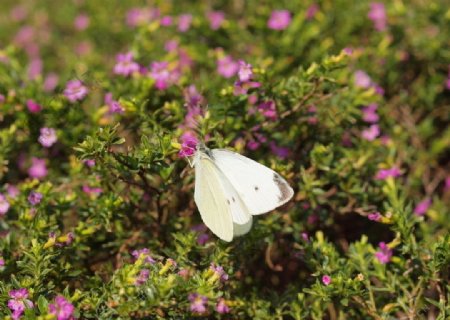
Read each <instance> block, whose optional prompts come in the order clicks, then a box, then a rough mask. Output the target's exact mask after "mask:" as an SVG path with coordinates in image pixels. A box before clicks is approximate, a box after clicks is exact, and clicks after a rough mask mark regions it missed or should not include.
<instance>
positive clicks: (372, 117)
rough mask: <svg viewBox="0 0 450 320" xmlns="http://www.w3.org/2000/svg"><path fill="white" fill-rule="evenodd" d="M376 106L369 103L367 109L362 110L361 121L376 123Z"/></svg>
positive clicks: (377, 117)
mask: <svg viewBox="0 0 450 320" xmlns="http://www.w3.org/2000/svg"><path fill="white" fill-rule="evenodd" d="M377 108H378V105H377V104H376V103H371V104H369V105H368V106H367V107H365V108H362V113H363V120H364V121H365V122H368V123H377V122H378V120H379V119H380V117H379V116H378V114H377Z"/></svg>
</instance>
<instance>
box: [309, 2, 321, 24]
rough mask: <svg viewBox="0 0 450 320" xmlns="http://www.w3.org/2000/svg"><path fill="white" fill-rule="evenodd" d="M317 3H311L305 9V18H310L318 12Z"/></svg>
mask: <svg viewBox="0 0 450 320" xmlns="http://www.w3.org/2000/svg"><path fill="white" fill-rule="evenodd" d="M319 9H320V8H319V5H318V4H317V3H313V4H312V5H310V6H309V7H308V9H306V20H312V19H313V18H314V16H315V15H316V13H317V12H319Z"/></svg>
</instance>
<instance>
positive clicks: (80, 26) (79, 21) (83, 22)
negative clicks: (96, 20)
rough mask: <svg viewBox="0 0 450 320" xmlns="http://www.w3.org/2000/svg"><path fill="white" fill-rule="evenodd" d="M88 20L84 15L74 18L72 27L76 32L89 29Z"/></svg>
mask: <svg viewBox="0 0 450 320" xmlns="http://www.w3.org/2000/svg"><path fill="white" fill-rule="evenodd" d="M89 23H90V19H89V16H88V15H87V14H85V13H82V14H79V15H78V16H76V17H75V20H74V26H75V29H77V30H78V31H83V30H85V29H87V27H89Z"/></svg>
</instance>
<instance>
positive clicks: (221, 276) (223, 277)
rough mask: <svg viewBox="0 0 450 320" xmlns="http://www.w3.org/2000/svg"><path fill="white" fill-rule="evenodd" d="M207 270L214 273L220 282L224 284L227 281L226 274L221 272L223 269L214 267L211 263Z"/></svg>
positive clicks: (223, 271)
mask: <svg viewBox="0 0 450 320" xmlns="http://www.w3.org/2000/svg"><path fill="white" fill-rule="evenodd" d="M209 270H211V271H213V272H214V275H215V276H216V277H217V278H218V279H219V280H220V282H225V281H227V280H228V274H227V273H226V272H225V270H223V267H221V266H218V265H216V264H215V263H214V262H211V265H210V266H209Z"/></svg>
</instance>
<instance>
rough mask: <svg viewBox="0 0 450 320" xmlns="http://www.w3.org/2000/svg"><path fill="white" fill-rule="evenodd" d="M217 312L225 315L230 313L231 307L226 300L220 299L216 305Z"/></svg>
mask: <svg viewBox="0 0 450 320" xmlns="http://www.w3.org/2000/svg"><path fill="white" fill-rule="evenodd" d="M216 311H217V312H218V313H220V314H225V313H229V312H230V307H229V306H228V305H227V303H226V302H225V299H224V298H220V299H219V300H218V301H217V304H216Z"/></svg>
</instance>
